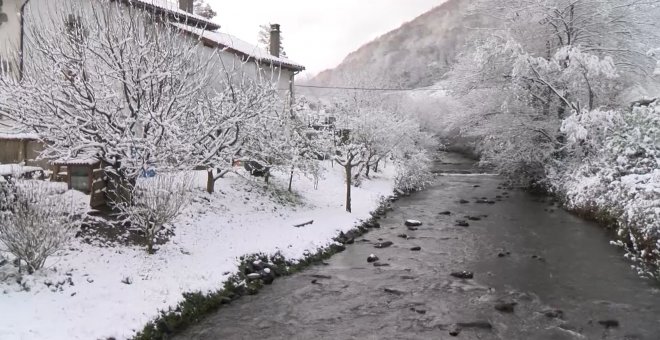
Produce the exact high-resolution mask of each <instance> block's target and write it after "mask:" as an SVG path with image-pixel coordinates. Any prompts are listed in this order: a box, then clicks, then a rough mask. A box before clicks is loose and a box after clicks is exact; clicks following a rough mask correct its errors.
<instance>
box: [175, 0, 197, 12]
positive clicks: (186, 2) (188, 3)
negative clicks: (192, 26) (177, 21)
mask: <svg viewBox="0 0 660 340" xmlns="http://www.w3.org/2000/svg"><path fill="white" fill-rule="evenodd" d="M193 8H194V7H193V0H179V9H180V10H182V11H185V12H188V13H193Z"/></svg>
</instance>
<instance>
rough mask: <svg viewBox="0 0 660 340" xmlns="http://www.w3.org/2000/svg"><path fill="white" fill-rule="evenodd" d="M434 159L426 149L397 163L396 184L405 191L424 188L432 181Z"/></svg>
mask: <svg viewBox="0 0 660 340" xmlns="http://www.w3.org/2000/svg"><path fill="white" fill-rule="evenodd" d="M431 166H432V161H431V158H430V157H429V156H428V154H427V153H426V151H420V152H416V153H414V154H412V155H409V156H408V157H406V159H405V160H404V161H402V162H400V163H399V164H397V173H396V176H395V178H394V185H395V186H396V188H397V189H400V190H403V191H416V190H421V189H424V188H425V187H426V186H427V185H429V184H430V183H431V180H432V179H433V175H432V173H431Z"/></svg>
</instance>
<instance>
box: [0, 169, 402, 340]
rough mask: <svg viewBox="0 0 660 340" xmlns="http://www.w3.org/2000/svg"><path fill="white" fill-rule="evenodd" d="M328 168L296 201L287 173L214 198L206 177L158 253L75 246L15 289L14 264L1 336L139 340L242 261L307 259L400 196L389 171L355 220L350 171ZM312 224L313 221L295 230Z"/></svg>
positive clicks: (369, 185) (3, 289)
mask: <svg viewBox="0 0 660 340" xmlns="http://www.w3.org/2000/svg"><path fill="white" fill-rule="evenodd" d="M328 167H329V164H328ZM328 170H329V171H328V172H326V173H325V175H324V177H325V179H321V180H320V181H319V184H318V190H314V188H313V181H311V180H309V179H306V178H304V177H299V178H298V177H297V178H295V180H294V183H293V184H294V191H296V192H297V193H298V194H299V196H298V197H297V198H296V197H295V196H293V195H288V194H286V189H283V188H286V186H285V183H286V180H287V179H286V178H285V176H278V177H276V178H274V179H272V180H271V185H270V188H268V190H265V189H264V183H263V180H262V179H258V180H252V179H245V178H241V177H240V176H235V175H232V177H228V178H226V179H221V180H219V181H218V182H217V187H216V191H217V192H216V193H215V194H214V195H213V196H210V195H208V194H206V193H204V192H202V188H203V187H204V184H205V180H206V179H205V177H204V176H205V173H203V172H202V173H199V175H200V176H199V178H198V179H197V180H198V181H197V182H198V186H199V188H198V189H197V190H198V191H197V192H196V193H195V199H194V202H193V204H192V205H191V207H190V208H189V209H187V210H186V212H185V213H184V215H183V216H181V217H180V218H179V222H177V223H175V227H176V229H175V233H176V235H175V236H173V237H172V238H171V240H170V241H169V242H168V243H167V244H166V245H164V246H161V247H160V249H159V250H158V252H157V253H156V254H154V255H148V254H147V253H146V251H145V250H144V249H143V248H139V247H119V246H118V247H110V248H102V247H96V246H92V245H89V244H86V243H83V242H81V241H80V240H79V239H75V240H74V242H73V244H72V245H71V246H70V247H69V249H68V250H67V251H66V252H65V253H64V254H62V256H59V257H56V258H53V259H51V260H49V262H48V263H47V265H46V267H47V268H46V269H45V270H43V271H41V272H40V273H38V274H36V275H34V276H31V277H27V278H26V277H24V278H23V280H22V282H24V284H23V285H18V284H16V283H15V282H16V277H15V276H16V273H15V272H14V273H12V272H7V270H10V271H11V270H13V266H11V265H5V266H4V267H3V266H0V339H3V340H12V339H53V340H57V339H67V340H69V339H99V338H107V337H115V338H117V339H124V338H130V337H131V336H132V335H134V334H135V332H136V331H139V330H141V329H142V327H143V326H144V325H145V324H146V323H147V322H148V321H150V320H152V319H154V318H155V317H156V316H158V311H159V310H166V309H167V308H168V307H170V306H175V305H176V304H177V303H178V302H179V301H180V300H182V293H183V292H189V291H199V290H201V291H211V290H216V289H218V288H220V287H221V285H222V283H223V281H224V280H225V279H226V278H227V277H228V275H226V273H228V272H232V273H233V272H235V271H236V270H237V263H238V262H237V258H238V257H240V256H241V255H245V254H251V253H257V252H265V253H275V252H277V251H281V252H282V253H283V254H284V255H285V256H286V257H287V258H290V259H295V258H301V257H302V256H303V255H304V254H305V252H306V251H314V250H316V249H317V248H318V247H321V246H324V245H327V244H329V243H330V242H331V239H332V238H333V237H335V236H337V234H338V233H339V231H346V230H348V229H351V228H352V227H353V226H354V225H355V224H356V222H358V221H359V220H360V219H366V218H368V216H369V212H370V211H372V210H373V209H375V208H376V206H377V204H378V200H379V197H380V196H385V195H389V194H391V193H392V187H393V180H392V178H393V174H392V173H391V169H387V170H385V172H384V173H383V174H380V175H379V176H381V177H380V178H378V177H377V178H375V179H372V180H370V181H366V180H365V181H363V184H362V187H361V188H353V189H354V190H353V193H352V194H353V213H352V214H349V213H346V212H345V210H344V206H343V203H344V197H345V192H344V190H345V185H344V179H343V175H342V173H343V172H342V169H341V168H339V167H337V166H335V168H334V169H332V168H330V169H328ZM276 188H277V189H276ZM296 200H298V201H299V202H297V203H296V204H293V203H288V205H282V202H287V201H296ZM309 220H314V223H313V224H312V225H308V226H306V227H303V228H294V227H293V225H294V224H298V223H302V222H307V221H309ZM0 262H1V258H0ZM3 270H5V272H4V273H3ZM3 276H4V280H3ZM3 281H4V283H1V282H3ZM122 281H127V282H131V283H130V284H126V283H123V282H122ZM26 288H27V290H26Z"/></svg>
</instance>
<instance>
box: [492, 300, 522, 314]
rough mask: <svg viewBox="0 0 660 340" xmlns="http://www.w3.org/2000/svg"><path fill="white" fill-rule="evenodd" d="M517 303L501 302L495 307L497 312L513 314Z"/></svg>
mask: <svg viewBox="0 0 660 340" xmlns="http://www.w3.org/2000/svg"><path fill="white" fill-rule="evenodd" d="M516 305H517V303H516V302H499V303H497V304H496V305H495V310H497V311H499V312H502V313H513V310H514V307H515V306H516Z"/></svg>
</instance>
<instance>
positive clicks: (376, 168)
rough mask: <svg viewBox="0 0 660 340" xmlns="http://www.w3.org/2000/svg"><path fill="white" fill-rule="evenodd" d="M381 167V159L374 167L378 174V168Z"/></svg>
mask: <svg viewBox="0 0 660 340" xmlns="http://www.w3.org/2000/svg"><path fill="white" fill-rule="evenodd" d="M379 165H380V159H379V160H377V161H376V164H375V165H374V172H378V166H379Z"/></svg>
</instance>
